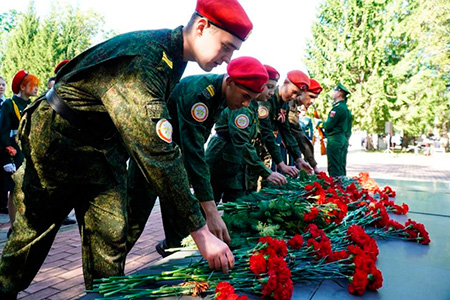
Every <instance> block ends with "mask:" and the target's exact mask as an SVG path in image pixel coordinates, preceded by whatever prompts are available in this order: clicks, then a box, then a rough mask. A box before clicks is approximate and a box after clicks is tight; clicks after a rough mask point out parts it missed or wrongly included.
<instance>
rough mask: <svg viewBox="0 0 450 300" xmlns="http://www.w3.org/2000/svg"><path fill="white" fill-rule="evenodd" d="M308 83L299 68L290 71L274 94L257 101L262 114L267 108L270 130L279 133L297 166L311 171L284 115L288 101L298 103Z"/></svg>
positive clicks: (303, 95)
mask: <svg viewBox="0 0 450 300" xmlns="http://www.w3.org/2000/svg"><path fill="white" fill-rule="evenodd" d="M309 84H310V81H309V78H308V76H307V75H306V74H305V73H303V72H302V71H299V70H294V71H290V72H289V73H288V74H287V78H286V79H285V80H284V82H283V84H282V85H281V87H277V88H276V90H275V94H274V95H273V96H272V97H271V98H270V99H269V100H268V101H266V102H260V103H259V106H260V108H259V110H264V114H266V112H265V111H266V110H267V118H268V119H269V120H270V124H271V127H272V128H271V130H272V132H278V133H279V134H280V135H281V138H282V139H283V141H284V144H285V146H286V149H287V150H288V152H289V154H290V155H291V157H292V158H293V160H294V161H295V162H296V163H297V165H298V167H299V168H301V169H303V170H305V171H306V172H308V173H311V172H312V171H313V169H312V168H311V166H310V165H309V164H308V163H307V162H305V161H304V160H303V159H302V157H301V153H300V149H299V147H298V144H297V141H296V140H295V138H294V136H293V135H292V133H291V129H290V126H289V120H288V119H287V116H286V114H287V112H288V111H289V101H291V100H296V101H298V102H299V103H300V101H301V97H305V96H306V95H305V94H306V91H307V90H308V87H309ZM263 126H264V125H263ZM275 135H276V134H275Z"/></svg>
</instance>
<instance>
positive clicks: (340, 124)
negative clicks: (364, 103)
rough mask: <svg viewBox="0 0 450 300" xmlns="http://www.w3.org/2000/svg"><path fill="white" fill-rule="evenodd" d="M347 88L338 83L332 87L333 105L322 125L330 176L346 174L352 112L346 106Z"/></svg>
mask: <svg viewBox="0 0 450 300" xmlns="http://www.w3.org/2000/svg"><path fill="white" fill-rule="evenodd" d="M349 94H350V92H349V91H348V89H347V88H346V87H345V86H343V85H342V84H341V83H339V84H338V85H337V86H336V87H335V88H334V94H333V107H332V109H331V111H330V113H329V114H328V119H327V121H326V122H325V123H320V124H319V126H322V125H323V129H324V131H325V135H326V137H327V158H328V174H329V175H330V176H332V177H336V176H345V175H347V171H346V165H347V151H348V145H349V144H348V141H349V139H350V136H351V134H352V114H351V113H350V111H349V110H348V107H347V97H348V95H349Z"/></svg>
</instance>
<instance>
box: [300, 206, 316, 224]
mask: <svg viewBox="0 0 450 300" xmlns="http://www.w3.org/2000/svg"><path fill="white" fill-rule="evenodd" d="M318 215H319V210H318V209H317V207H315V206H313V207H311V209H310V211H309V212H307V213H306V214H304V215H303V221H305V222H310V221H312V220H314V219H315V218H317V216H318Z"/></svg>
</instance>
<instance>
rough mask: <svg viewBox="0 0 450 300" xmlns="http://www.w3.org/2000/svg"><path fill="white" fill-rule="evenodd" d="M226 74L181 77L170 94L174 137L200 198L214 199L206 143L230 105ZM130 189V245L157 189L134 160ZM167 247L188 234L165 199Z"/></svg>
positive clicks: (130, 169) (178, 241) (130, 171)
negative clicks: (224, 89)
mask: <svg viewBox="0 0 450 300" xmlns="http://www.w3.org/2000/svg"><path fill="white" fill-rule="evenodd" d="M223 78H224V75H217V74H205V75H197V76H189V77H186V78H184V79H183V80H181V81H180V83H178V84H177V85H176V87H175V89H174V90H173V92H172V93H171V95H170V99H169V101H168V104H167V106H168V109H169V114H170V117H171V121H170V122H171V124H172V125H173V128H174V131H173V140H174V142H175V143H177V144H178V145H179V146H180V147H181V150H182V153H183V160H184V166H185V167H186V170H187V173H188V175H189V181H190V183H191V184H192V187H193V188H194V191H195V196H196V197H197V199H198V200H200V201H211V200H213V199H214V195H213V190H212V187H211V183H210V181H211V178H210V173H209V167H208V164H207V163H206V161H205V151H204V147H205V143H206V141H207V139H208V137H209V135H210V134H211V129H212V127H213V126H214V124H215V123H216V122H217V119H218V118H219V115H220V113H221V112H222V111H223V110H224V109H225V107H226V101H225V98H224V96H223V95H222V82H223ZM129 175H130V177H129V181H130V185H129V189H128V201H129V207H128V210H129V211H128V217H129V220H128V222H129V233H128V237H127V239H128V242H127V245H128V249H131V247H132V246H133V245H134V244H135V243H136V241H137V239H138V238H139V236H140V235H141V234H142V231H143V230H144V227H145V224H146V222H147V219H148V217H149V215H150V213H151V210H152V207H153V205H148V203H149V202H151V203H154V201H155V199H156V196H157V195H156V192H155V191H154V190H152V189H151V187H150V186H148V185H147V184H145V179H144V178H143V177H142V175H141V172H140V171H139V170H138V169H136V168H135V167H134V162H130V168H129ZM161 202H162V203H161V211H162V217H163V224H164V231H165V235H166V240H165V243H166V246H167V247H169V248H170V247H179V246H180V242H181V240H182V238H184V237H185V236H186V234H184V235H183V232H180V231H178V230H177V229H176V227H175V226H173V224H172V222H173V219H174V217H173V211H170V210H167V209H166V207H165V206H164V201H161ZM175 217H176V216H175Z"/></svg>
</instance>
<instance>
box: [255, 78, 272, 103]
mask: <svg viewBox="0 0 450 300" xmlns="http://www.w3.org/2000/svg"><path fill="white" fill-rule="evenodd" d="M276 87H277V82H276V81H275V80H272V79H271V80H269V81H268V82H267V84H266V87H265V88H264V91H263V92H262V93H261V94H259V96H258V98H256V100H258V101H267V100H269V99H270V97H272V96H273V95H274V93H275V89H276Z"/></svg>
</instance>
